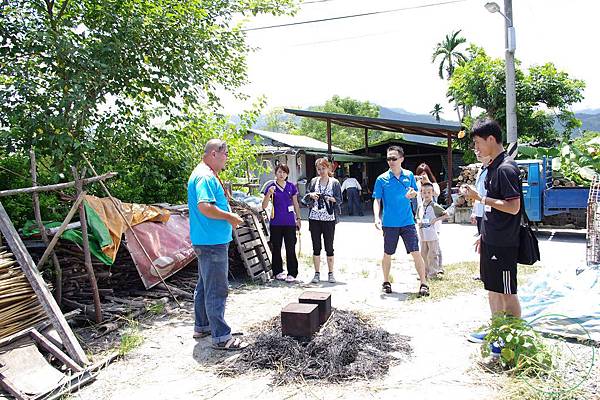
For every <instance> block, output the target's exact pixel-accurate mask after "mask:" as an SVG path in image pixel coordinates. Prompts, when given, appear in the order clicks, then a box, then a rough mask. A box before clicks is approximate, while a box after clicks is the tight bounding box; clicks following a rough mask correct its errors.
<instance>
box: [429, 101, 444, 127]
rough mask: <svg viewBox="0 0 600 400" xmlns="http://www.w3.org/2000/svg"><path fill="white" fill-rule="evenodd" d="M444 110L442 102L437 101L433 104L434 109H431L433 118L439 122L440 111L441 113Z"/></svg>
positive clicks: (430, 112)
mask: <svg viewBox="0 0 600 400" xmlns="http://www.w3.org/2000/svg"><path fill="white" fill-rule="evenodd" d="M442 111H444V107H442V106H441V105H440V103H436V104H435V105H434V106H433V109H432V110H431V111H429V114H431V116H432V117H433V118H435V120H436V121H437V122H440V113H441V112H442Z"/></svg>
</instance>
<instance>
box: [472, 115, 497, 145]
mask: <svg viewBox="0 0 600 400" xmlns="http://www.w3.org/2000/svg"><path fill="white" fill-rule="evenodd" d="M471 136H479V137H480V138H482V139H487V138H488V137H490V136H493V137H494V139H496V143H502V129H501V128H500V124H498V122H497V121H495V120H493V119H491V118H484V119H479V120H477V121H475V123H474V124H473V129H472V130H471Z"/></svg>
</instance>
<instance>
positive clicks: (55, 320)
mask: <svg viewBox="0 0 600 400" xmlns="http://www.w3.org/2000/svg"><path fill="white" fill-rule="evenodd" d="M0 231H1V232H2V234H3V235H4V238H5V239H6V242H7V243H8V245H9V247H10V249H11V251H12V253H13V254H14V256H15V259H16V260H17V262H18V263H19V265H20V266H21V270H22V271H23V273H24V274H25V276H26V277H27V280H28V281H29V284H30V285H31V288H32V289H33V291H34V292H35V294H36V296H37V298H38V300H39V302H40V304H41V305H42V307H43V308H44V311H45V312H46V315H47V316H48V318H49V319H50V322H52V325H53V326H54V328H55V329H56V331H57V332H58V335H59V336H60V339H61V340H62V343H63V345H64V346H65V348H66V349H67V352H68V353H69V355H70V356H71V357H72V358H73V359H74V360H75V361H77V362H78V363H80V364H81V365H84V364H88V363H89V361H88V358H87V356H86V355H85V352H84V351H83V349H82V348H81V345H80V344H79V342H78V341H77V339H76V338H75V335H74V334H73V331H71V328H70V327H69V324H68V323H67V321H66V320H65V317H64V316H63V314H62V312H61V311H60V308H59V307H58V304H57V303H56V301H55V300H54V298H53V297H52V294H51V293H50V290H49V289H48V286H47V285H46V282H44V280H43V279H42V277H41V275H40V273H39V271H38V270H37V268H36V267H35V264H34V263H33V260H32V259H31V255H29V253H28V252H27V249H26V248H25V245H24V244H23V241H22V240H21V238H20V237H19V234H18V233H17V231H16V230H15V227H14V226H13V224H12V222H11V221H10V218H9V217H8V214H6V210H5V209H4V206H3V205H2V203H0Z"/></svg>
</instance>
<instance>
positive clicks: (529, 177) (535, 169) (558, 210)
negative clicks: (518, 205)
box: [517, 157, 590, 223]
mask: <svg viewBox="0 0 600 400" xmlns="http://www.w3.org/2000/svg"><path fill="white" fill-rule="evenodd" d="M517 164H518V166H519V169H521V176H522V179H523V199H524V201H525V211H526V212H527V217H529V219H530V220H531V221H532V222H534V223H537V222H543V221H544V217H548V216H551V215H557V214H562V213H570V212H572V211H574V210H582V209H583V210H586V209H587V203H588V197H589V192H590V189H589V188H586V187H555V186H553V179H552V159H551V158H546V157H544V158H543V159H542V160H517Z"/></svg>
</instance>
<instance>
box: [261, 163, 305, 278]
mask: <svg viewBox="0 0 600 400" xmlns="http://www.w3.org/2000/svg"><path fill="white" fill-rule="evenodd" d="M289 173H290V169H289V168H288V166H287V165H285V164H279V165H278V166H277V168H275V181H273V182H272V183H270V184H268V185H267V186H266V187H265V192H264V195H265V197H264V199H263V203H262V208H263V210H264V209H266V208H267V206H268V204H269V201H270V200H271V201H272V202H273V213H271V215H272V216H271V222H270V224H269V228H270V230H271V245H272V247H273V260H272V266H273V274H275V279H279V280H282V281H283V280H285V281H286V282H294V281H296V277H297V276H298V259H297V258H296V251H295V248H296V229H300V223H301V220H300V205H299V204H298V189H296V186H295V185H294V184H293V183H290V182H288V181H287V178H288V175H289ZM284 241H285V256H286V260H287V271H288V272H287V274H286V273H285V272H283V260H282V259H281V245H282V243H283V242H284Z"/></svg>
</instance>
